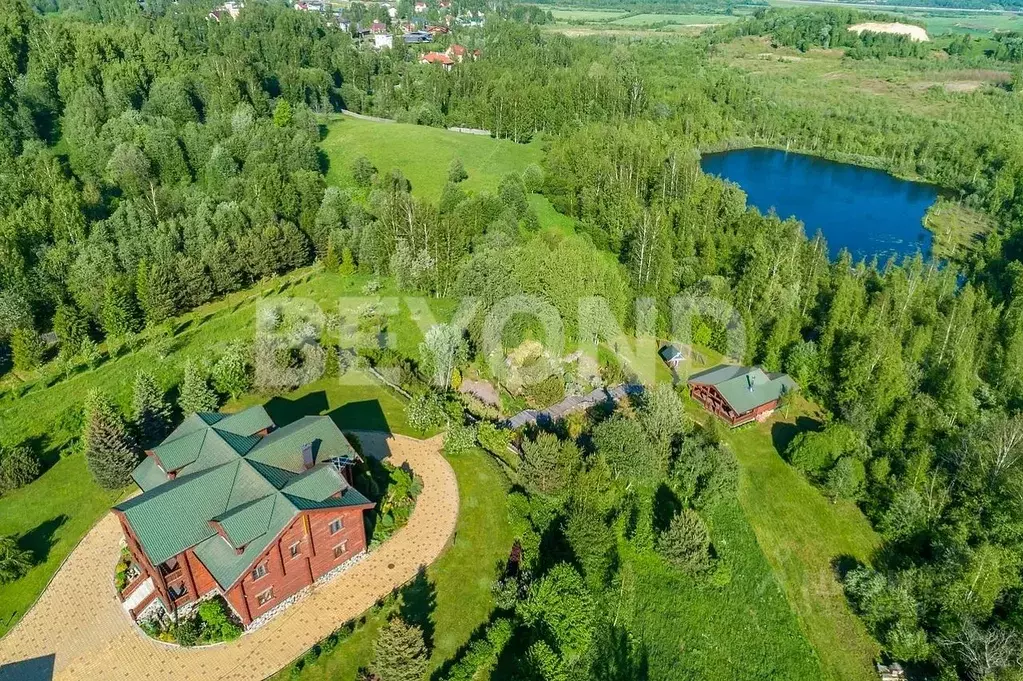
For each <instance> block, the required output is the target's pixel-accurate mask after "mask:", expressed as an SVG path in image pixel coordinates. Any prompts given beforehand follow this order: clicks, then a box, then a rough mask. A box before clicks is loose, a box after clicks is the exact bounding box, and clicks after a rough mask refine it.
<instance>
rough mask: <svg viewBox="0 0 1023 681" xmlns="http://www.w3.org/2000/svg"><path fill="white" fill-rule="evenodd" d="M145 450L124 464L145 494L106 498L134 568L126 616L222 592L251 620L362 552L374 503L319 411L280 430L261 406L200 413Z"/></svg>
mask: <svg viewBox="0 0 1023 681" xmlns="http://www.w3.org/2000/svg"><path fill="white" fill-rule="evenodd" d="M146 455H147V456H146V459H145V460H144V461H143V462H142V463H141V464H139V466H138V468H136V470H135V472H134V473H133V474H132V477H133V478H134V479H135V481H136V482H137V483H138V485H139V487H140V488H141V489H142V491H143V493H142V494H141V495H139V496H137V497H135V498H133V499H130V500H128V501H126V502H124V503H122V504H119V505H118V506H117V507H115V508H114V513H115V514H116V515H117V517H118V519H119V521H120V523H121V529H122V531H123V533H124V537H125V542H126V544H127V547H128V551H129V552H130V554H131V557H132V562H133V564H134V566H135V568H136V570H137V575H136V576H135V578H134V579H132V580H131V582H130V583H129V585H128V586H127V587H126V588H125V589H124V591H123V592H122V599H125V603H126V605H128V603H129V600H128V599H130V603H131V605H130V611H131V614H132V616H134V617H138V616H139V615H141V614H142V613H143V612H144V611H147V609H148V608H150V607H151V606H152V605H153V601H156V600H158V601H159V607H161V608H162V609H163V610H164V611H166V612H167V613H169V614H171V615H176V614H178V613H182V612H186V611H187V610H189V609H190V608H191V607H193V606H194V604H195V603H196V602H198V601H200V600H202V599H203V598H205V597H207V596H209V595H211V594H220V595H222V596H223V597H224V598H225V600H226V601H227V602H228V603H229V604H230V606H231V608H232V609H233V610H234V611H235V613H236V614H237V615H238V618H239V619H240V620H241V622H242V623H243V624H244V625H245V626H246V627H248V626H249V625H250V624H251V623H252V622H253V621H254V620H256V619H257V618H259V617H260V616H262V615H264V614H265V613H267V612H269V611H271V610H273V608H274V607H275V606H277V605H278V604H280V603H281V602H283V601H285V600H286V599H288V598H289V597H291V596H293V595H294V594H296V593H297V592H299V591H300V590H302V589H303V588H305V587H307V586H309V585H310V584H312V583H313V582H315V581H317V580H318V579H320V578H322V577H323V576H324V575H326V574H327V573H329V572H330V571H331V570H334V569H335V568H337V567H338V566H340V565H343V564H344V563H345V562H347V561H349V560H351V559H352V558H353V557H356V556H358V555H359V554H361V553H363V552H364V551H365V550H366V533H365V524H364V522H363V514H364V513H365V511H366V510H368V509H371V508H373V504H372V503H371V502H370V501H369V500H368V499H366V498H365V497H364V496H363V495H362V494H360V493H359V492H358V491H357V490H356V489H355V488H354V487H353V486H352V484H351V483H352V479H351V466H352V465H353V464H354V463H355V461H356V460H357V455H356V454H355V451H354V450H353V449H352V447H351V445H350V444H349V443H348V441H347V440H346V439H345V438H344V436H343V435H342V434H341V432H340V431H339V430H338V429H337V426H336V425H334V423H333V422H332V421H331V420H330V419H329V418H327V417H306V418H304V419H300V420H299V421H297V422H296V423H294V424H291V425H289V426H286V427H284V428H281V429H276V428H275V426H274V425H273V422H272V421H271V420H270V418H269V416H268V415H267V414H266V412H265V411H264V410H263V409H262V408H261V407H254V408H252V409H248V410H246V411H244V412H240V413H239V414H234V415H222V414H196V415H193V416H191V417H189V418H188V419H186V421H185V422H184V423H182V424H181V426H179V427H178V429H176V430H175V431H174V433H172V434H171V435H170V436H169V437H168V438H167V439H166V440H164V442H162V443H161V444H160V445H158V446H157V447H154V448H153V450H151V451H148V452H146ZM143 588H144V593H145V596H144V597H141V598H139V597H138V596H137V595H136V597H134V598H132V596H131V595H132V593H134V592H135V591H136V590H140V591H139V593H143V590H141V589H143Z"/></svg>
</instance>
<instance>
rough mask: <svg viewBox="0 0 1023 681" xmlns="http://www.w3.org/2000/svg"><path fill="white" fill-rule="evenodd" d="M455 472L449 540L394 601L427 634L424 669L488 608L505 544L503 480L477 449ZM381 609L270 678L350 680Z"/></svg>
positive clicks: (368, 650)
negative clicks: (294, 668)
mask: <svg viewBox="0 0 1023 681" xmlns="http://www.w3.org/2000/svg"><path fill="white" fill-rule="evenodd" d="M449 462H450V463H451V466H452V468H454V469H455V474H456V475H457V477H458V496H459V501H460V512H459V516H458V527H457V529H456V530H455V539H454V543H453V545H452V546H451V548H449V549H448V550H447V552H446V553H445V554H444V555H443V556H441V558H440V559H439V560H437V562H436V563H434V564H433V565H432V566H430V568H429V569H428V570H427V571H426V580H425V585H420V584H419V583H416V584H414V587H413V588H412V589H411V590H409V591H406V592H405V594H404V595H403V596H402V598H401V601H402V602H401V603H400V604H399V605H398V606H397V608H398V610H399V611H400V612H401V613H402V614H403V616H404V617H406V618H407V619H409V620H411V621H415V622H417V623H422V624H424V625H425V626H424V627H423V628H424V630H425V631H427V632H428V633H430V634H431V638H432V639H433V650H432V654H431V658H430V666H431V669H437V668H439V667H440V666H441V665H443V664H444V663H445V662H447V661H449V660H451V659H452V658H453V657H454V656H455V654H456V652H457V651H458V650H459V648H461V647H462V646H463V645H465V643H466V642H467V641H468V640H469V637H470V636H471V635H472V632H473V630H475V629H476V628H477V627H479V626H480V625H482V624H483V623H485V622H486V621H487V618H488V617H489V616H490V612H491V610H492V609H493V607H494V603H493V596H492V595H491V591H490V587H491V584H492V583H493V581H494V579H495V578H496V577H497V563H498V561H499V560H501V559H502V558H505V557H507V555H508V551H509V550H510V548H511V543H512V539H513V537H512V531H511V527H510V525H509V523H508V510H507V491H508V480H507V478H505V476H504V473H502V472H501V471H500V470H499V469H498V467H497V464H496V463H494V461H493V460H492V459H490V457H489V456H488V455H486V454H485V453H483V452H482V451H480V450H476V451H474V452H472V453H471V454H468V455H465V456H459V457H453V458H450V459H449ZM387 615H388V612H387V611H385V610H381V611H378V612H375V613H372V614H370V615H369V616H368V617H367V618H366V621H365V623H363V624H361V625H360V626H359V627H357V628H356V629H355V631H354V632H353V633H352V635H351V636H350V637H349V638H348V639H346V640H345V641H344V642H342V643H341V644H340V645H338V646H337V648H335V649H334V650H333V651H331V652H329V653H324V654H322V655H320V656H319V657H318V658H316V660H315V661H313V662H310V663H309V664H304V665H303V668H302V670H301V671H300V672H297V673H293V672H291V671H290V670H289V669H287V668H286V669H284V670H283V671H281V673H279V674H277V675H276V676H274V677H272V678H273V679H275V680H277V681H284V680H285V679H298V680H300V681H327V680H330V681H355V679H356V678H357V673H358V670H359V668H360V667H363V666H365V665H367V664H369V662H370V661H371V660H372V659H373V641H374V639H375V638H376V633H377V631H378V630H379V628H380V627H381V626H382V624H383V622H384V621H385V620H386V618H387Z"/></svg>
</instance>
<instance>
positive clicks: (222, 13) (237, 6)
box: [207, 0, 245, 23]
mask: <svg viewBox="0 0 1023 681" xmlns="http://www.w3.org/2000/svg"><path fill="white" fill-rule="evenodd" d="M244 7H245V3H243V2H234V1H233V0H229V1H228V2H225V3H224V4H223V5H221V6H220V7H217V8H216V9H214V10H213V11H212V12H210V13H209V15H208V17H207V18H208V19H212V20H213V21H216V22H217V23H220V21H221V20H222V19H225V18H227V17H230V18H232V19H237V18H238V15H239V14H240V13H241V11H242V9H243V8H244Z"/></svg>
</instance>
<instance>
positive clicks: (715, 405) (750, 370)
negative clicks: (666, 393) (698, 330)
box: [688, 364, 798, 427]
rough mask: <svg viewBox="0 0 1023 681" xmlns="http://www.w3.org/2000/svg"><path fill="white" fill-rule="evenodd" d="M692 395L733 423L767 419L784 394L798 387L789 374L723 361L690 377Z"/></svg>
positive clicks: (714, 412)
mask: <svg viewBox="0 0 1023 681" xmlns="http://www.w3.org/2000/svg"><path fill="white" fill-rule="evenodd" d="M688 383H689V394H690V395H692V396H693V398H694V399H695V400H697V401H699V402H700V403H701V404H703V406H704V407H706V409H707V411H709V412H711V413H712V414H717V415H718V416H720V417H721V418H723V419H724V420H725V421H728V423H729V424H730V425H731V426H732V427H735V426H741V425H743V424H744V423H749V422H751V421H758V420H763V419H766V418H767V417H768V416H770V415H771V413H772V412H773V411H774V410H775V409H776V408H777V407H778V402H779V401H781V398H782V395H784V394H785V393H787V392H790V391H793V390H797V389H798V386H797V385H796V382H795V381H793V380H792V379H791V378H789V376H788V375H787V374H769V373H767V372H765V371H764V370H763V369H761V368H760V367H743V366H735V365H731V364H720V365H718V366H716V367H714V368H713V369H707V370H706V371H701V372H700V373H697V374H693V375H692V376H690V377H689V380H688Z"/></svg>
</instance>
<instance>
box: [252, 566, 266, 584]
mask: <svg viewBox="0 0 1023 681" xmlns="http://www.w3.org/2000/svg"><path fill="white" fill-rule="evenodd" d="M266 573H267V569H266V563H260V564H259V565H257V566H256V569H255V570H253V571H252V579H253V581H255V580H257V579H259V578H260V577H266Z"/></svg>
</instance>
